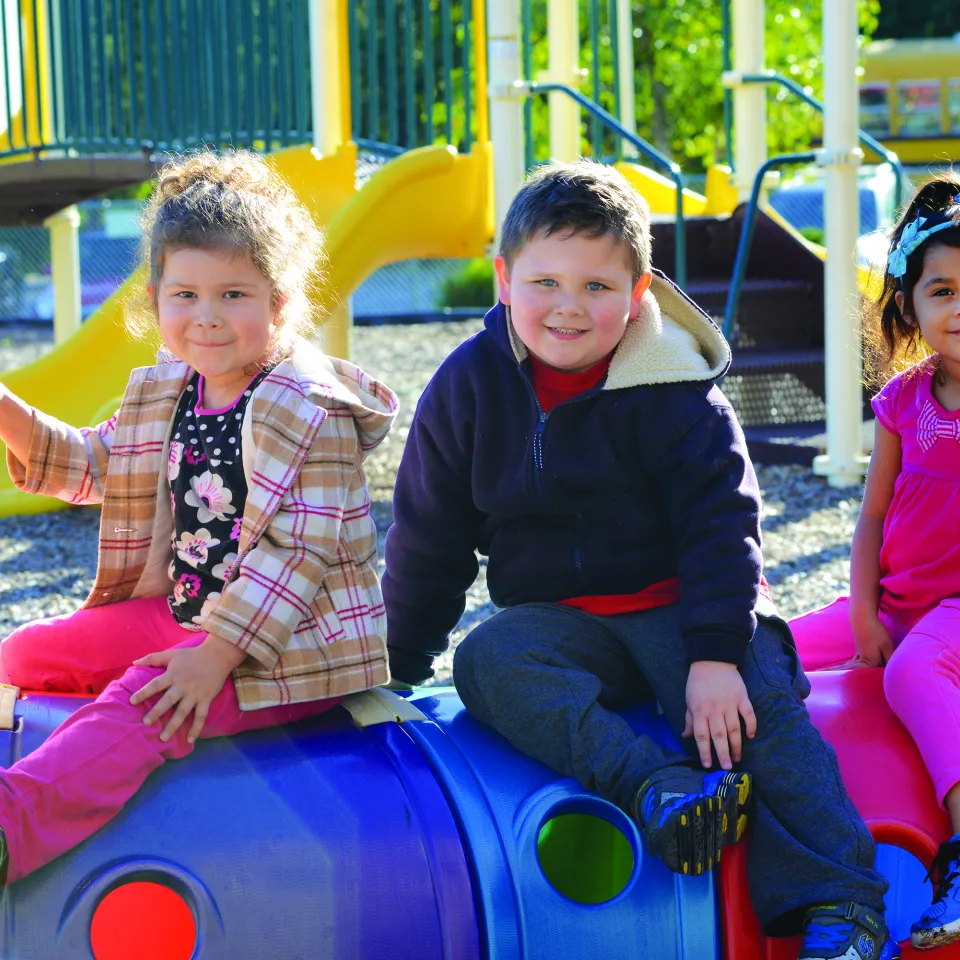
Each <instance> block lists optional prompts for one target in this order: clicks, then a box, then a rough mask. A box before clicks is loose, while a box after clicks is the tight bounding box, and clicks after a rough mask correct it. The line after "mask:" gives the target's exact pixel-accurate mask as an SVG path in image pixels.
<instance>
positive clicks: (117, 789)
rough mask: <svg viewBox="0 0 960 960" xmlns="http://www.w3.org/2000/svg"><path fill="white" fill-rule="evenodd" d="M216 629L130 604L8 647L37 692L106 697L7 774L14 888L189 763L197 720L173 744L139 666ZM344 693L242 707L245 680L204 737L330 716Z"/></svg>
mask: <svg viewBox="0 0 960 960" xmlns="http://www.w3.org/2000/svg"><path fill="white" fill-rule="evenodd" d="M205 637H206V634H205V633H191V632H190V631H187V630H184V629H183V627H181V626H180V625H179V624H177V622H176V621H175V620H174V619H173V616H172V615H171V614H170V611H169V609H168V607H167V601H166V599H164V598H162V597H161V598H151V599H141V600H127V601H125V602H122V603H114V604H110V605H108V606H104V607H94V608H93V609H91V610H78V611H77V612H76V613H72V614H70V615H68V616H63V617H52V618H50V619H49V620H38V621H36V622H34V623H29V624H26V625H25V626H22V627H20V628H19V629H17V630H15V631H14V632H13V633H12V634H10V636H9V637H7V639H6V640H4V641H3V643H2V644H0V679H2V680H3V681H4V682H5V683H13V684H16V685H17V686H19V687H22V688H24V689H27V690H40V691H57V692H63V693H78V692H79V693H91V694H98V696H97V699H96V700H94V701H93V702H92V703H89V704H85V705H84V706H82V707H81V708H80V709H79V710H77V711H76V713H74V714H73V715H72V716H71V717H69V719H67V720H65V721H64V722H63V723H62V724H61V725H60V726H59V727H57V729H56V730H54V731H53V733H52V734H51V735H50V736H49V737H48V738H47V740H46V741H45V742H44V743H43V745H42V746H40V747H39V748H38V749H36V750H35V751H34V752H33V753H31V754H29V755H28V756H26V757H24V758H23V759H22V760H19V761H18V762H17V763H15V764H14V765H13V766H12V767H10V768H9V769H8V770H0V827H2V829H3V832H4V835H5V837H6V840H7V844H8V847H9V850H10V865H9V868H8V871H7V882H8V883H10V882H12V881H14V880H17V879H19V878H20V877H22V876H25V875H26V874H28V873H30V872H31V871H33V870H36V869H37V868H38V867H42V866H43V865H44V864H45V863H48V862H49V861H51V860H53V859H54V858H55V857H58V856H59V855H60V854H61V853H64V852H65V851H67V850H70V849H71V848H72V847H74V846H76V845H77V844H78V843H80V841H82V840H85V839H86V838H87V837H89V836H90V835H91V834H92V833H94V832H96V831H97V830H99V829H100V827H102V826H103V825H104V824H105V823H107V822H108V821H109V820H110V819H111V818H112V817H114V816H116V815H117V813H119V812H120V809H121V808H122V807H123V805H124V804H125V803H126V802H127V800H129V799H130V798H131V797H132V796H133V795H134V794H135V793H136V792H137V790H138V789H139V788H140V785H141V784H142V783H143V782H144V780H146V778H147V776H148V775H149V774H150V773H152V772H153V771H154V770H156V769H157V768H158V767H160V766H162V765H163V763H164V762H165V761H166V760H179V759H180V758H181V757H185V756H187V754H189V753H190V752H191V751H192V750H193V748H194V744H192V743H188V742H187V732H188V731H189V729H190V718H188V719H187V721H186V722H184V723H183V724H182V725H181V726H180V728H179V729H178V730H177V732H176V733H175V734H174V735H173V736H172V737H171V738H170V739H169V740H168V741H166V742H164V741H162V740H161V739H160V731H161V730H162V729H163V720H158V721H157V722H156V723H153V724H151V725H150V726H146V725H145V724H144V723H143V718H144V716H145V715H146V714H147V712H148V711H149V709H150V706H151V705H152V704H153V703H156V701H157V699H158V697H153V698H151V699H150V700H149V701H147V702H146V703H141V704H138V705H137V706H131V704H130V696H131V695H132V694H133V693H135V692H136V691H137V690H139V689H140V688H141V687H142V686H143V685H144V684H145V683H147V682H148V681H149V680H151V679H153V678H154V677H156V676H159V675H160V674H162V673H163V669H162V668H157V667H133V666H131V665H130V664H131V662H132V661H133V660H135V659H137V658H138V657H142V656H145V655H146V654H148V653H153V652H156V651H159V650H169V649H171V648H172V647H193V646H198V645H199V644H200V643H202V642H203V640H204V639H205ZM338 702H339V698H337V699H330V700H319V701H317V700H315V701H311V702H308V703H296V704H290V705H287V706H282V707H269V708H266V709H263V710H247V711H242V710H241V709H240V705H239V704H238V702H237V695H236V691H235V689H234V685H233V680H232V679H228V680H227V682H226V683H225V684H224V686H223V689H222V690H221V691H220V693H219V694H217V696H216V697H215V698H214V700H213V702H212V703H211V704H210V713H209V715H208V716H207V721H206V724H205V725H204V727H203V731H202V732H201V734H200V736H201V737H202V738H207V739H209V738H211V737H223V736H228V735H230V734H234V733H240V732H242V731H244V730H259V729H262V728H264V727H273V726H277V725H279V724H283V723H289V722H291V721H293V720H300V719H302V718H304V717H310V716H313V715H315V714H318V713H322V712H323V711H324V710H329V709H330V708H331V707H332V706H334V705H335V704H337V703H338Z"/></svg>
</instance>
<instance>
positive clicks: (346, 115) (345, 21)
mask: <svg viewBox="0 0 960 960" xmlns="http://www.w3.org/2000/svg"><path fill="white" fill-rule="evenodd" d="M348 3H349V0H340V3H339V11H338V14H337V15H338V17H339V19H340V29H339V35H340V142H341V143H350V141H351V140H353V113H352V108H351V102H350V95H351V90H350V20H349V17H350V14H349V10H348V6H347V5H348Z"/></svg>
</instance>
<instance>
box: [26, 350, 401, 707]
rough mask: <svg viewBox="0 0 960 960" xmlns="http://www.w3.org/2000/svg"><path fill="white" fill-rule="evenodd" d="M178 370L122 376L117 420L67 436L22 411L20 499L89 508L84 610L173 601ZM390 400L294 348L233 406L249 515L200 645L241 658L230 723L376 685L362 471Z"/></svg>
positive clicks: (378, 622)
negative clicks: (223, 648)
mask: <svg viewBox="0 0 960 960" xmlns="http://www.w3.org/2000/svg"><path fill="white" fill-rule="evenodd" d="M192 373H193V371H192V370H191V369H190V368H189V367H188V366H187V365H186V364H185V363H181V362H179V361H177V362H171V363H159V364H158V365H157V366H154V367H142V368H139V369H137V370H134V371H133V373H132V374H131V376H130V382H129V383H128V385H127V389H126V392H125V394H124V397H123V401H122V403H121V406H120V409H119V411H118V412H117V414H116V415H115V416H114V417H113V418H112V419H110V420H108V421H107V422H105V423H102V424H100V425H99V426H97V427H93V428H89V429H76V428H75V427H71V426H68V425H67V424H65V423H61V422H60V421H58V420H54V419H53V418H50V417H46V416H45V415H44V414H42V413H40V412H39V411H36V410H35V411H34V427H33V436H32V438H31V441H30V454H29V457H28V461H29V462H28V463H26V464H22V463H20V462H19V461H18V460H17V459H16V458H15V457H13V456H12V455H11V454H10V453H9V452H8V453H7V466H8V469H9V470H10V475H11V477H12V479H13V481H14V483H15V484H16V486H17V488H18V489H20V490H25V491H27V492H30V493H40V494H46V495H47V496H54V497H59V498H60V499H61V500H66V501H68V502H69V503H74V504H96V503H102V504H103V510H102V514H101V520H100V550H99V557H98V561H97V577H96V582H95V583H94V586H93V590H92V591H91V593H90V596H89V597H88V598H87V599H86V601H85V602H84V606H85V607H95V606H100V605H102V604H106V603H116V602H117V601H121V600H127V599H131V598H134V597H144V596H163V595H165V594H169V593H170V592H171V590H172V583H171V581H170V579H169V576H168V573H167V570H168V565H169V563H170V558H171V542H170V534H171V531H172V529H173V519H172V516H171V510H170V494H169V486H168V483H167V476H166V462H167V457H168V451H169V436H170V428H171V425H172V420H173V415H174V412H175V410H176V405H177V400H178V398H179V397H180V394H181V392H182V391H183V389H184V388H185V386H186V384H187V381H188V380H189V378H190V376H191V375H192ZM396 412H397V399H396V397H395V396H394V394H393V393H392V392H391V391H390V390H389V389H388V388H387V387H385V386H383V385H382V384H380V383H377V382H376V381H373V380H371V379H370V378H369V377H368V376H367V375H366V374H365V373H364V372H363V371H362V370H360V369H359V368H358V367H355V366H354V365H353V364H350V363H347V362H345V361H342V360H334V359H331V358H328V357H326V356H324V355H323V354H322V353H320V352H319V351H317V350H315V349H313V348H312V347H310V346H309V345H307V344H305V343H298V344H297V346H296V348H295V349H294V351H293V352H292V354H291V356H290V357H289V358H287V359H285V360H284V361H282V362H281V363H280V364H279V365H278V366H277V367H276V368H274V370H272V371H271V372H270V374H269V375H268V376H267V377H265V378H264V380H263V381H262V382H261V384H260V386H258V387H257V389H256V390H255V391H254V394H253V396H252V397H251V399H250V403H249V405H248V406H247V412H246V417H245V419H244V422H243V427H242V431H241V436H242V437H243V461H244V472H245V473H246V477H247V487H248V492H247V502H246V506H245V508H244V513H243V523H242V528H241V534H240V543H239V550H238V557H237V562H236V563H235V564H234V566H233V569H232V571H231V575H230V579H229V580H228V581H227V583H226V584H225V585H224V588H223V590H222V592H221V594H220V597H219V599H217V600H216V601H215V602H214V603H213V604H212V608H210V609H209V610H208V613H207V617H206V619H205V621H204V622H203V623H202V624H201V625H200V627H199V629H201V630H205V631H207V632H209V633H214V634H216V635H217V636H218V637H222V638H223V639H225V640H228V641H230V642H231V643H234V644H236V645H237V646H238V647H239V648H240V649H241V650H245V651H246V652H247V653H248V654H249V656H248V658H247V659H246V660H245V661H244V662H243V663H242V664H241V665H240V667H239V668H238V669H237V670H236V671H234V681H235V684H236V689H237V697H238V699H239V701H240V706H241V708H242V709H244V710H254V709H258V708H260V707H269V706H275V705H277V704H283V703H295V702H299V701H305V700H318V699H322V698H325V697H336V696H342V695H344V694H348V693H354V692H356V691H359V690H366V689H368V688H369V687H372V686H375V685H377V684H381V683H385V682H386V681H387V680H388V679H389V674H388V670H387V656H386V646H385V642H384V637H385V635H386V621H385V616H384V609H383V599H382V597H381V594H380V584H379V580H378V578H377V534H376V528H375V527H374V523H373V518H372V517H371V514H370V495H369V491H368V490H367V484H366V478H365V475H364V470H363V459H364V457H365V455H366V453H367V452H368V451H369V450H371V449H373V447H375V446H376V445H377V444H378V443H379V442H380V441H381V440H382V439H383V437H384V436H385V435H386V433H387V431H388V430H389V429H390V426H391V425H392V423H393V420H394V418H395V417H396Z"/></svg>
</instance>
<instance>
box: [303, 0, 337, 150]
mask: <svg viewBox="0 0 960 960" xmlns="http://www.w3.org/2000/svg"><path fill="white" fill-rule="evenodd" d="M309 2H310V94H311V99H312V104H313V146H314V148H315V149H316V151H317V153H319V154H320V155H321V156H328V155H329V154H332V153H336V150H337V147H339V146H340V129H341V125H340V120H341V117H340V55H341V51H340V30H339V19H338V12H339V11H338V7H337V4H338V0H309Z"/></svg>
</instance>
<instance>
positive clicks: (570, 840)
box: [537, 813, 634, 903]
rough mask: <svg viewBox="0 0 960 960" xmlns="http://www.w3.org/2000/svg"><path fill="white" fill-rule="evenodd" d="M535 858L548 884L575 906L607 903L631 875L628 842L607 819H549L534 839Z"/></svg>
mask: <svg viewBox="0 0 960 960" xmlns="http://www.w3.org/2000/svg"><path fill="white" fill-rule="evenodd" d="M537 858H538V859H539V861H540V869H541V870H543V875H544V876H545V877H546V878H547V880H549V881H550V885H551V886H552V887H553V888H554V889H555V890H557V891H559V892H560V893H562V894H563V895H564V896H565V897H567V898H568V899H570V900H573V901H574V902H576V903H606V902H607V901H608V900H612V899H613V898H614V897H615V896H617V894H619V893H621V892H622V891H623V888H624V887H626V885H627V883H629V881H630V877H631V875H632V874H633V864H634V859H633V848H632V847H631V845H630V841H629V840H627V838H626V837H625V836H624V835H623V833H621V832H620V830H618V829H617V827H615V826H614V825H613V824H612V823H610V822H609V821H608V820H604V819H603V818H602V817H592V816H590V815H589V814H585V813H565V814H561V815H560V816H557V817H553V818H552V819H551V820H548V821H547V822H546V823H545V824H544V825H543V827H542V828H541V830H540V836H539V837H538V838H537Z"/></svg>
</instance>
